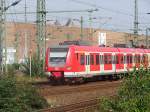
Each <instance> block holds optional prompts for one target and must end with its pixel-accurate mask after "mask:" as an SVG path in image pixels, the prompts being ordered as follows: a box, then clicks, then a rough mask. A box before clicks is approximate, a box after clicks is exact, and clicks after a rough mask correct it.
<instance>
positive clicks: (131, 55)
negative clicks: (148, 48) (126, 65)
mask: <svg viewBox="0 0 150 112" xmlns="http://www.w3.org/2000/svg"><path fill="white" fill-rule="evenodd" d="M130 63H132V55H130Z"/></svg>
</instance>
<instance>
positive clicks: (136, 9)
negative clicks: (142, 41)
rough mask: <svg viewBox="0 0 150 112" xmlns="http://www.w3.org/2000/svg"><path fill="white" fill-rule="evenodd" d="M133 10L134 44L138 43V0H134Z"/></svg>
mask: <svg viewBox="0 0 150 112" xmlns="http://www.w3.org/2000/svg"><path fill="white" fill-rule="evenodd" d="M134 2H135V7H134V8H135V10H134V43H135V46H137V45H138V0H135V1H134Z"/></svg>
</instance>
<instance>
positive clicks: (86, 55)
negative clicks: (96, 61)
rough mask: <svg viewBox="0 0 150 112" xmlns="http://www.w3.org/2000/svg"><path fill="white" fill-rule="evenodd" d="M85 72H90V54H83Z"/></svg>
mask: <svg viewBox="0 0 150 112" xmlns="http://www.w3.org/2000/svg"><path fill="white" fill-rule="evenodd" d="M85 72H86V74H87V75H88V74H90V54H89V53H86V54H85Z"/></svg>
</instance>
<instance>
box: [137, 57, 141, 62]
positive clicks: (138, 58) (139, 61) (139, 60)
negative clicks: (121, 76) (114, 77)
mask: <svg viewBox="0 0 150 112" xmlns="http://www.w3.org/2000/svg"><path fill="white" fill-rule="evenodd" d="M140 60H141V59H140V55H139V56H138V63H140Z"/></svg>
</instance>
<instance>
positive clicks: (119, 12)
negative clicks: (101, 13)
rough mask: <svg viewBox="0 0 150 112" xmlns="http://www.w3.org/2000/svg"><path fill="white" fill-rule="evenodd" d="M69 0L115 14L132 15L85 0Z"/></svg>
mask: <svg viewBox="0 0 150 112" xmlns="http://www.w3.org/2000/svg"><path fill="white" fill-rule="evenodd" d="M69 1H72V2H76V3H79V4H83V5H88V6H91V7H96V8H98V9H102V10H105V11H108V12H112V13H117V14H121V15H126V16H131V17H134V15H132V14H129V13H126V12H122V11H118V10H113V9H109V8H105V7H102V6H100V5H97V4H93V3H89V2H85V1H80V0H69Z"/></svg>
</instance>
